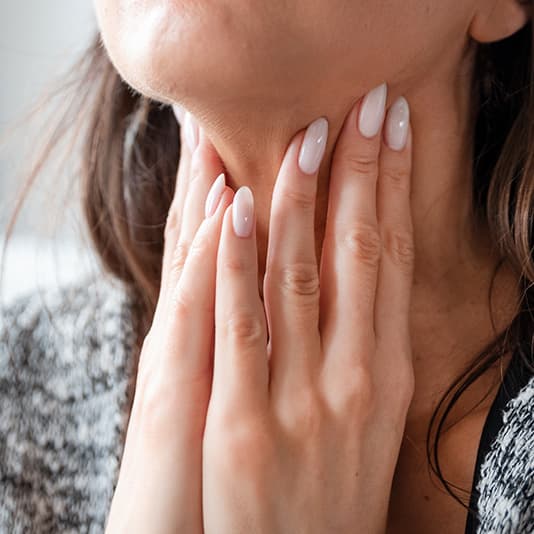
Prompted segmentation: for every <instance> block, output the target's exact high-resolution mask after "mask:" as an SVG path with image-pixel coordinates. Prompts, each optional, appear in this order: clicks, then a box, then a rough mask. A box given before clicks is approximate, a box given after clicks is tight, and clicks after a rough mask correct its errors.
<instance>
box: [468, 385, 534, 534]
mask: <svg viewBox="0 0 534 534" xmlns="http://www.w3.org/2000/svg"><path fill="white" fill-rule="evenodd" d="M502 421H503V424H502V427H501V429H500V431H499V433H498V435H497V436H496V438H495V440H494V441H493V443H492V445H491V448H490V450H489V452H488V454H487V456H486V458H485V460H484V463H483V464H482V466H481V476H480V482H479V485H478V491H479V495H480V498H479V502H478V511H479V517H480V523H479V529H478V532H481V533H486V532H504V531H506V532H510V533H515V532H517V533H520V532H521V533H523V532H532V531H534V376H531V377H530V378H529V380H528V381H527V383H526V385H524V386H523V387H522V388H521V389H520V391H519V393H518V394H517V395H516V396H515V397H514V398H512V399H510V400H509V402H508V403H507V404H506V406H505V408H504V410H503V412H502ZM505 527H506V528H505Z"/></svg>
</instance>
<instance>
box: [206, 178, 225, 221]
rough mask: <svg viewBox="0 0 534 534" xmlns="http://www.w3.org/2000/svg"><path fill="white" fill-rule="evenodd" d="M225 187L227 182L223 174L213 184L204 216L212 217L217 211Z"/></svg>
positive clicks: (207, 198)
mask: <svg viewBox="0 0 534 534" xmlns="http://www.w3.org/2000/svg"><path fill="white" fill-rule="evenodd" d="M225 187H226V180H225V177H224V173H223V172H221V174H219V176H217V179H216V180H215V181H214V182H213V184H212V186H211V188H210V191H209V193H208V196H207V197H206V204H205V206H204V215H205V216H206V217H211V216H212V215H213V214H214V213H215V212H216V211H217V206H218V205H219V201H220V200H221V197H222V194H223V193H224V188H225Z"/></svg>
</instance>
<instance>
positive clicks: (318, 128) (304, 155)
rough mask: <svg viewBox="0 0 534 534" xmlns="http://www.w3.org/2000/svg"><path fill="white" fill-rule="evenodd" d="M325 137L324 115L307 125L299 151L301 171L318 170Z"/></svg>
mask: <svg viewBox="0 0 534 534" xmlns="http://www.w3.org/2000/svg"><path fill="white" fill-rule="evenodd" d="M327 138H328V121H327V120H326V119H325V118H324V117H320V118H318V119H317V120H315V121H313V122H312V123H311V124H310V125H309V126H308V128H307V129H306V133H305V134H304V140H303V141H302V146H301V147H300V153H299V167H300V170H301V171H302V172H303V173H306V174H315V173H316V172H317V171H318V170H319V166H320V165H321V160H322V159H323V156H324V151H325V148H326V140H327Z"/></svg>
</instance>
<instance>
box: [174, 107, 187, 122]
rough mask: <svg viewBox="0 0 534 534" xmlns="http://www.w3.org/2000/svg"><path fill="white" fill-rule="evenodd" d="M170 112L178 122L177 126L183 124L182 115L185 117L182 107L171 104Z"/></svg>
mask: <svg viewBox="0 0 534 534" xmlns="http://www.w3.org/2000/svg"><path fill="white" fill-rule="evenodd" d="M172 110H173V112H174V116H175V117H176V120H177V121H178V123H179V124H183V123H184V115H185V110H184V108H183V107H182V106H180V105H178V104H173V105H172Z"/></svg>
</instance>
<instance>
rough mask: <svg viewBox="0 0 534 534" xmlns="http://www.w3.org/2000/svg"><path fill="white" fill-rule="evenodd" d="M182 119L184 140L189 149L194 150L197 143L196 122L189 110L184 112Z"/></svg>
mask: <svg viewBox="0 0 534 534" xmlns="http://www.w3.org/2000/svg"><path fill="white" fill-rule="evenodd" d="M184 121H185V124H184V128H185V140H186V142H187V146H189V150H191V152H194V150H195V148H196V147H197V145H198V123H197V121H196V120H195V118H194V117H193V115H192V114H191V113H190V112H189V111H187V112H186V114H185V119H184Z"/></svg>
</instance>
